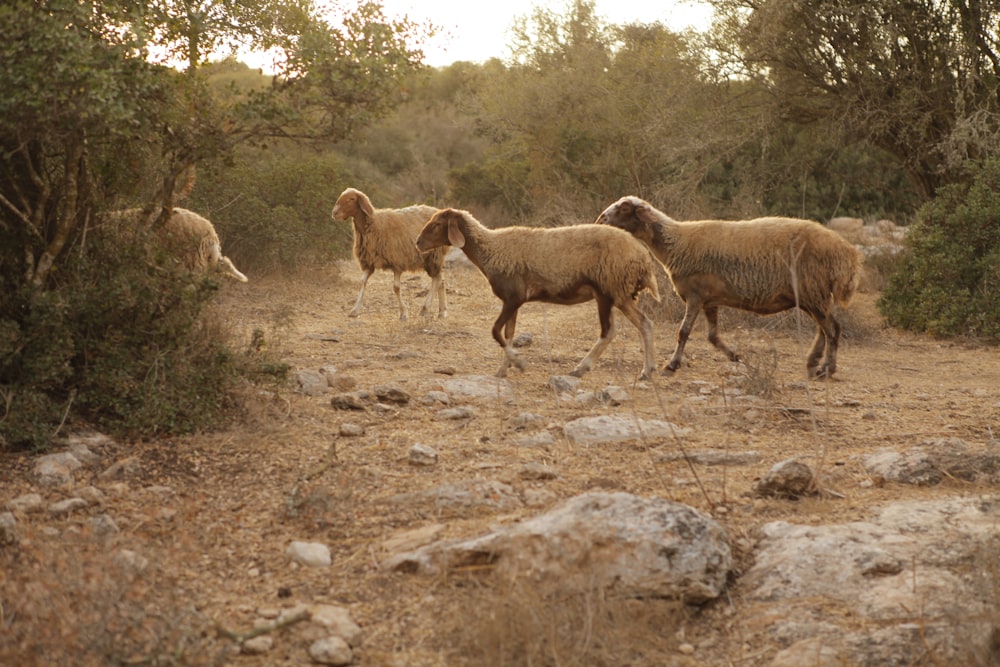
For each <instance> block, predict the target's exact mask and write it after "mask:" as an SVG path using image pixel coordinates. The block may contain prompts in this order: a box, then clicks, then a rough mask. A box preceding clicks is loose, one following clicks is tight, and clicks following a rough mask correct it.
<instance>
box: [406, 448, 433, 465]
mask: <svg viewBox="0 0 1000 667" xmlns="http://www.w3.org/2000/svg"><path fill="white" fill-rule="evenodd" d="M408 459H409V461H410V465H411V466H432V465H436V464H437V462H438V453H437V452H436V451H435V450H434V448H433V447H428V446H427V445H422V444H420V443H417V444H415V445H413V446H412V447H410V452H409V454H408Z"/></svg>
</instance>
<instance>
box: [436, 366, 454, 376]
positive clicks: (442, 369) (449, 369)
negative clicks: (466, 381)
mask: <svg viewBox="0 0 1000 667" xmlns="http://www.w3.org/2000/svg"><path fill="white" fill-rule="evenodd" d="M431 372H432V373H437V374H438V375H454V374H455V367H454V366H435V367H434V368H433V370H432V371H431Z"/></svg>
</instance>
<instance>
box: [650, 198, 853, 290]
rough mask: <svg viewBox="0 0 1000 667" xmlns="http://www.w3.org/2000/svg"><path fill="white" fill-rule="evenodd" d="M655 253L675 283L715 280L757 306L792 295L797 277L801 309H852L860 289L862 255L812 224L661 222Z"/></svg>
mask: <svg viewBox="0 0 1000 667" xmlns="http://www.w3.org/2000/svg"><path fill="white" fill-rule="evenodd" d="M651 248H652V249H653V252H654V254H656V256H657V257H658V258H659V259H660V260H661V262H663V264H664V266H665V267H666V268H667V270H668V273H669V275H670V277H671V279H672V280H675V281H677V280H683V279H685V278H686V277H688V276H692V275H698V274H712V275H716V276H720V277H723V278H724V280H725V281H726V283H727V288H728V289H729V290H730V292H731V293H732V294H733V295H734V296H736V297H737V298H739V299H742V300H744V302H745V303H747V304H750V305H753V304H754V303H759V302H761V301H765V300H768V299H770V298H772V297H773V296H774V295H776V294H781V293H785V292H787V291H789V290H790V289H791V280H790V278H789V276H790V275H791V270H792V268H794V270H795V275H796V276H797V283H798V285H797V289H798V300H799V302H801V303H812V304H822V303H827V302H828V301H829V300H830V298H831V296H832V298H833V299H834V300H835V301H837V302H838V303H840V304H844V305H846V304H847V303H848V302H849V301H850V299H851V296H852V295H853V294H854V292H855V290H856V289H857V286H858V282H859V280H860V272H861V254H860V252H858V250H857V248H855V247H854V245H852V244H851V243H849V242H847V241H845V240H844V239H843V238H842V237H841V236H840V235H838V234H837V233H836V232H833V231H831V230H829V229H826V228H825V227H823V226H822V225H820V224H819V223H816V222H811V221H809V220H800V219H796V218H777V217H771V218H756V219H753V220H746V221H738V222H734V221H724V220H699V221H689V222H676V221H672V220H671V221H669V222H661V223H660V224H659V225H658V227H657V228H656V229H655V230H654V233H653V241H652V243H651Z"/></svg>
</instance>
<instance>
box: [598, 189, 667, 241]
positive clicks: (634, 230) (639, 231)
mask: <svg viewBox="0 0 1000 667" xmlns="http://www.w3.org/2000/svg"><path fill="white" fill-rule="evenodd" d="M656 219H657V218H656V215H655V213H654V211H653V210H652V207H650V205H649V204H647V203H646V202H644V201H643V200H641V199H639V198H638V197H622V198H621V199H619V200H618V201H616V202H615V203H614V204H612V205H611V206H609V207H607V208H606V209H604V211H602V212H601V214H600V215H599V216H598V217H597V220H595V222H596V223H597V224H598V225H610V226H611V227H617V228H618V229H623V230H625V231H626V232H628V233H629V234H631V235H632V236H634V237H636V238H637V239H639V240H640V241H642V242H643V243H645V244H647V245H652V242H653V229H654V225H653V224H652V223H653V222H655V221H656Z"/></svg>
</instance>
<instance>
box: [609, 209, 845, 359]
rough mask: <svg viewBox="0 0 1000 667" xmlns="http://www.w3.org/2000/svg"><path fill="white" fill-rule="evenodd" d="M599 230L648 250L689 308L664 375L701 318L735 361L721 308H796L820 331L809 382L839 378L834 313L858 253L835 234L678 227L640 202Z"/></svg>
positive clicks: (727, 225) (800, 228)
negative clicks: (619, 233)
mask: <svg viewBox="0 0 1000 667" xmlns="http://www.w3.org/2000/svg"><path fill="white" fill-rule="evenodd" d="M596 222H597V223H598V224H604V225H610V226H612V227H617V228H618V229H623V230H625V231H627V232H629V233H631V234H632V235H633V236H635V237H636V238H637V239H639V240H640V241H642V242H643V243H645V244H646V245H647V246H648V247H649V249H650V250H652V252H653V255H655V256H656V258H657V259H658V260H659V261H660V263H662V264H663V267H664V268H665V269H666V271H667V274H668V275H669V276H670V280H671V282H673V286H674V291H675V292H676V293H677V295H678V296H679V297H680V298H681V300H683V301H684V303H685V305H686V311H685V313H684V321H683V322H682V323H681V326H680V331H679V332H678V334H677V347H676V348H675V349H674V354H673V357H671V359H670V362H669V363H668V364H667V366H666V368H665V369H664V372H672V371H675V370H677V368H678V367H679V366H680V364H681V355H682V354H683V353H684V345H685V343H686V342H687V339H688V335H689V334H690V333H691V327H692V326H694V322H695V319H697V317H698V311H699V310H703V311H704V312H705V318H706V319H707V320H708V339H709V341H711V343H712V344H713V345H714V346H715V347H716V348H718V349H719V350H721V351H722V352H723V353H725V354H726V356H727V357H729V359H730V360H732V361H738V360H739V357H738V356H737V355H736V353H735V352H733V351H732V350H730V349H729V348H728V347H727V346H726V344H725V343H723V342H722V340H721V339H720V338H719V333H718V313H719V308H720V307H721V306H728V307H730V308H739V309H741V310H748V311H751V312H754V313H759V314H762V315H767V314H772V313H778V312H781V311H784V310H788V309H790V308H796V307H798V308H800V309H801V310H803V311H804V312H806V313H808V314H809V315H810V316H811V317H812V318H813V320H815V321H816V327H817V332H816V338H815V340H814V341H813V345H812V348H811V349H810V351H809V355H808V357H807V360H806V370H807V373H808V375H809V377H811V378H814V377H830V376H832V375H833V374H834V372H835V371H836V370H837V346H838V343H839V341H840V331H841V326H840V323H839V322H838V321H837V319H836V318H835V317H834V316H833V312H832V311H833V306H834V303H839V304H841V305H846V304H847V303H848V302H849V301H850V299H851V296H852V295H853V294H854V291H855V290H856V289H857V286H858V282H859V280H860V275H861V273H860V272H861V253H860V252H858V250H857V248H855V247H854V246H853V245H852V244H851V243H849V242H847V241H845V240H844V239H843V238H842V237H841V236H840V235H839V234H837V233H836V232H833V231H831V230H829V229H827V228H825V227H823V226H822V225H820V224H819V223H816V222H811V221H809V220H799V219H795V218H758V219H755V220H744V221H726V220H699V221H690V222H677V221H675V220H672V219H671V218H669V217H667V215H666V214H664V213H663V212H661V211H658V210H657V209H655V208H654V207H653V206H652V205H651V204H649V203H648V202H646V201H643V200H642V199H639V198H638V197H622V198H621V199H619V200H618V201H617V202H615V203H614V204H612V205H611V206H609V207H608V208H607V209H605V210H604V212H603V213H601V215H600V216H599V217H598V218H597V221H596ZM824 348H825V350H826V357H825V359H824V360H823V365H822V366H821V365H820V363H819V362H820V358H821V357H823V352H824Z"/></svg>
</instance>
